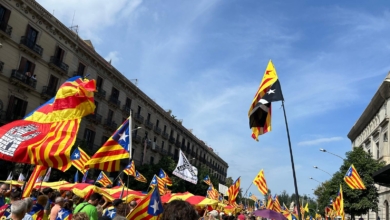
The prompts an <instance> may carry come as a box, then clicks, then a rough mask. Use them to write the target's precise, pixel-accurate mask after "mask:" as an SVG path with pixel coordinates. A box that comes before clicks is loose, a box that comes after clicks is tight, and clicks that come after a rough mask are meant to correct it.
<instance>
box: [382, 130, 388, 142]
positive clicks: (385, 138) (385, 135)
mask: <svg viewBox="0 0 390 220" xmlns="http://www.w3.org/2000/svg"><path fill="white" fill-rule="evenodd" d="M387 140H388V138H387V132H385V133H383V142H387Z"/></svg>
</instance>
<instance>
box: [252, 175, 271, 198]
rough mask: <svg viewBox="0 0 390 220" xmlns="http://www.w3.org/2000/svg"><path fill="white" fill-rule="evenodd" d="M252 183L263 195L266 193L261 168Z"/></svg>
mask: <svg viewBox="0 0 390 220" xmlns="http://www.w3.org/2000/svg"><path fill="white" fill-rule="evenodd" d="M253 183H254V184H255V185H256V186H257V188H258V189H259V191H260V192H261V193H262V194H263V195H266V194H267V193H268V187H267V181H265V177H264V170H263V169H262V170H260V172H259V173H258V174H257V176H256V177H255V179H254V180H253Z"/></svg>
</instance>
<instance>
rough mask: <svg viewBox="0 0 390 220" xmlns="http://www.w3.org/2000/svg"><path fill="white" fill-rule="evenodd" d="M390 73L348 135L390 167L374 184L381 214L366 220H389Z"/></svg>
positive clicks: (354, 143)
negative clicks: (377, 192)
mask: <svg viewBox="0 0 390 220" xmlns="http://www.w3.org/2000/svg"><path fill="white" fill-rule="evenodd" d="M389 115H390V73H389V74H388V75H387V77H386V78H385V80H384V81H383V82H382V84H381V85H380V87H379V89H378V91H377V92H376V93H375V95H374V97H373V98H372V99H371V101H370V103H369V104H368V106H367V107H366V109H365V110H364V112H363V114H362V115H361V116H360V118H359V119H358V120H357V122H356V123H355V124H354V125H353V127H352V129H351V130H350V132H349V133H348V138H349V139H350V140H351V142H352V148H354V147H362V148H363V149H364V150H365V151H366V152H368V153H370V154H371V155H372V157H373V158H374V159H376V160H380V161H384V162H385V163H386V164H387V166H385V167H384V168H383V169H381V170H379V171H377V172H376V173H375V174H374V181H375V183H377V184H376V186H377V188H378V191H379V203H378V207H379V211H378V213H374V212H369V213H368V214H367V215H365V216H363V218H364V219H365V220H368V219H378V217H379V218H380V219H382V220H389V202H390V188H389V187H390V148H389V140H388V137H389Z"/></svg>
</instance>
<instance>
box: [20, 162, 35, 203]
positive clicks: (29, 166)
mask: <svg viewBox="0 0 390 220" xmlns="http://www.w3.org/2000/svg"><path fill="white" fill-rule="evenodd" d="M26 165H27V164H26ZM27 166H28V169H27V175H26V178H24V183H23V191H22V195H23V193H24V191H25V190H26V184H27V179H30V177H29V176H28V175H29V173H30V170H31V165H27ZM23 171H24V169H23V170H22V174H23ZM34 184H35V183H34Z"/></svg>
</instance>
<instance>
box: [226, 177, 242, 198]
mask: <svg viewBox="0 0 390 220" xmlns="http://www.w3.org/2000/svg"><path fill="white" fill-rule="evenodd" d="M240 183H241V180H240V177H238V178H237V179H236V181H234V183H233V185H231V186H230V187H229V189H228V194H229V195H228V201H229V204H230V205H232V204H234V203H235V202H236V198H237V195H238V192H239V191H240Z"/></svg>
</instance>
